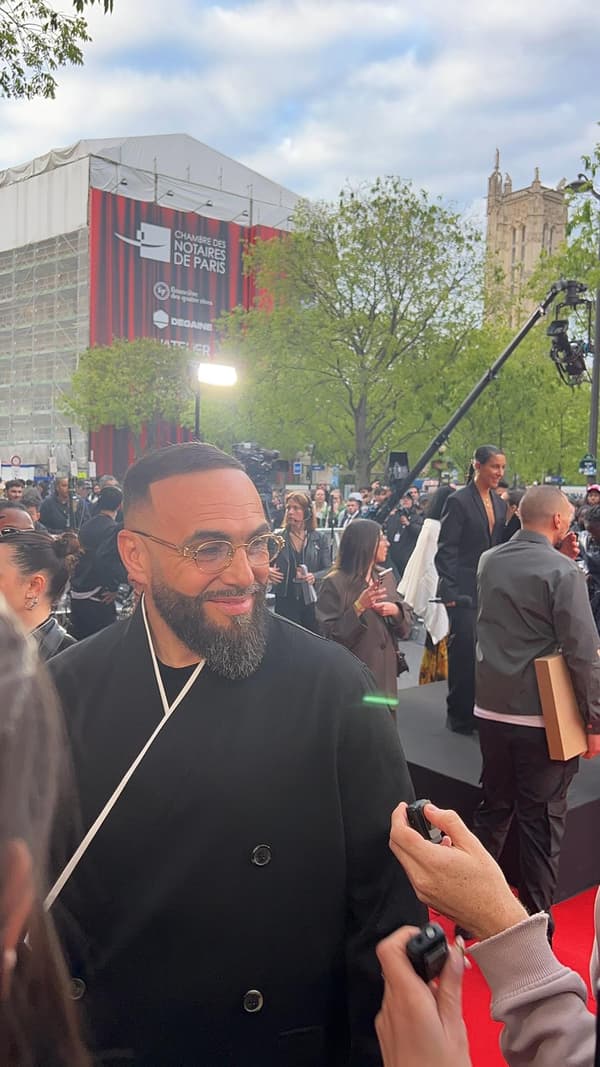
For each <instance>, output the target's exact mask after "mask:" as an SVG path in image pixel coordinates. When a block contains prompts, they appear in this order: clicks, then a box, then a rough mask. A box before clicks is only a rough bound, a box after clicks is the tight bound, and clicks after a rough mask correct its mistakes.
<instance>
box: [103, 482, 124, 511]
mask: <svg viewBox="0 0 600 1067" xmlns="http://www.w3.org/2000/svg"><path fill="white" fill-rule="evenodd" d="M122 501H123V494H122V492H121V490H120V489H119V487H118V486H117V485H105V486H104V489H101V490H100V492H99V494H98V508H99V510H100V511H118V510H119V508H120V507H121V503H122Z"/></svg>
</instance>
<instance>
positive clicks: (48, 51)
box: [0, 0, 113, 100]
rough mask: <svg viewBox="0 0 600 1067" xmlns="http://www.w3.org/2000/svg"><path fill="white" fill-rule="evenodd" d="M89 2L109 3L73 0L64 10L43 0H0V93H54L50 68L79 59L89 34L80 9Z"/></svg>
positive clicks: (108, 7) (106, 3)
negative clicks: (69, 12)
mask: <svg viewBox="0 0 600 1067" xmlns="http://www.w3.org/2000/svg"><path fill="white" fill-rule="evenodd" d="M95 3H98V4H102V6H103V7H104V11H105V13H109V12H111V11H112V9H113V0H73V9H74V11H75V14H74V15H67V14H65V13H64V12H61V11H57V10H56V8H55V7H54V6H53V5H52V4H49V3H46V2H45V0H0V96H4V97H12V98H26V99H28V100H31V99H33V98H34V97H36V96H42V97H50V98H54V95H55V93H56V87H57V82H56V78H55V76H54V75H55V72H56V71H57V70H58V69H59V68H60V67H66V66H69V65H70V64H72V65H75V66H80V65H81V64H82V63H83V51H82V45H84V44H86V43H87V42H88V41H90V40H91V38H90V36H89V34H88V26H87V22H86V20H85V18H84V17H83V15H84V12H85V9H86V7H90V6H92V5H93V4H95Z"/></svg>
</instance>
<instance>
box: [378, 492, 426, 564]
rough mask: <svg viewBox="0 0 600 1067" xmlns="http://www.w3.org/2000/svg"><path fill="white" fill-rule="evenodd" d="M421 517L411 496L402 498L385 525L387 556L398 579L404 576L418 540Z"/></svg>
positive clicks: (407, 495)
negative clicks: (387, 545)
mask: <svg viewBox="0 0 600 1067" xmlns="http://www.w3.org/2000/svg"><path fill="white" fill-rule="evenodd" d="M422 526H423V515H422V514H421V512H420V511H417V509H416V507H415V505H414V501H413V498H412V496H410V495H409V494H408V493H407V494H406V496H403V497H402V498H401V500H400V502H399V504H398V507H397V508H394V510H393V511H391V512H390V514H389V516H388V518H387V521H386V523H385V532H386V534H387V538H388V541H389V542H390V551H389V556H390V560H391V561H392V564H393V566H394V569H395V571H396V573H397V575H398V579H400V578H401V577H402V575H403V574H404V571H405V568H406V564H407V563H408V561H409V559H410V557H411V556H412V553H413V551H414V548H415V545H416V543H417V541H418V539H419V534H420V532H421V527H422Z"/></svg>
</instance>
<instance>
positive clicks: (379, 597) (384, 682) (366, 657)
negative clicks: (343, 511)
mask: <svg viewBox="0 0 600 1067" xmlns="http://www.w3.org/2000/svg"><path fill="white" fill-rule="evenodd" d="M388 548H389V543H388V539H387V537H386V536H385V534H384V533H383V531H382V529H381V527H380V526H379V524H378V523H377V522H373V520H372V519H354V521H353V522H351V523H349V525H348V526H347V527H346V529H345V530H344V532H343V534H342V537H341V540H340V547H339V551H338V555H337V559H336V562H335V566H334V567H333V569H332V570H331V571H330V572H329V574H328V575H327V576H326V578H325V579H324V581H323V583H322V585H321V589H320V592H319V597H318V600H317V622H318V625H319V630H320V632H321V633H322V634H323V636H324V637H329V638H331V639H332V640H333V641H338V642H339V643H340V644H341V645H345V646H346V648H349V649H350V651H351V652H354V655H355V656H357V657H358V659H361V660H362V661H363V663H366V664H367V667H370V668H371V671H372V672H373V675H374V676H375V681H376V683H377V689H378V692H379V694H380V695H381V696H383V697H385V698H386V699H387V700H388V703H389V705H390V710H392V711H394V710H395V708H396V705H397V703H398V683H397V675H398V659H397V655H396V647H397V645H396V642H397V640H398V639H402V638H405V637H407V636H408V634H409V632H410V628H411V625H412V614H411V612H410V610H409V609H408V608H407V607H405V606H404V604H403V603H402V601H401V599H400V597H399V596H398V594H397V593H396V591H395V589H394V582H393V579H392V574H391V570H388V571H386V570H384V569H383V564H384V563H385V559H386V556H387V551H388Z"/></svg>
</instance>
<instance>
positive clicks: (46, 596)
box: [0, 529, 75, 660]
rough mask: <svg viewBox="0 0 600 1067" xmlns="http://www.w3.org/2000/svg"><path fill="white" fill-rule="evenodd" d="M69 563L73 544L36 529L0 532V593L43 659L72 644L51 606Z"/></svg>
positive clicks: (62, 590) (61, 590) (63, 587)
mask: <svg viewBox="0 0 600 1067" xmlns="http://www.w3.org/2000/svg"><path fill="white" fill-rule="evenodd" d="M71 565H72V544H71V542H70V540H68V539H67V538H66V537H50V535H49V534H44V533H37V532H36V531H35V530H20V529H15V530H14V532H12V533H7V532H6V531H3V532H2V534H1V535H0V593H2V594H3V595H4V597H5V599H6V601H7V603H8V605H9V607H10V608H12V610H13V611H14V613H15V615H16V616H17V617H18V619H19V620H20V622H21V625H22V626H23V627H24V629H25V630H26V631H27V633H30V634H32V635H33V637H34V638H35V640H36V641H37V645H38V651H39V654H40V656H41V658H42V659H43V660H48V659H50V658H51V657H52V656H56V655H57V654H58V653H59V652H63V651H64V649H65V648H69V646H70V645H72V644H74V643H75V641H74V638H72V637H71V636H70V634H68V633H67V631H66V630H65V629H64V628H63V627H62V626H61V625H60V623H58V622H57V620H56V619H55V618H54V616H53V614H52V609H53V607H54V605H55V604H56V602H57V600H59V599H60V597H61V596H62V594H63V592H64V589H65V586H66V584H67V581H68V579H69V570H70V566H71Z"/></svg>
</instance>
